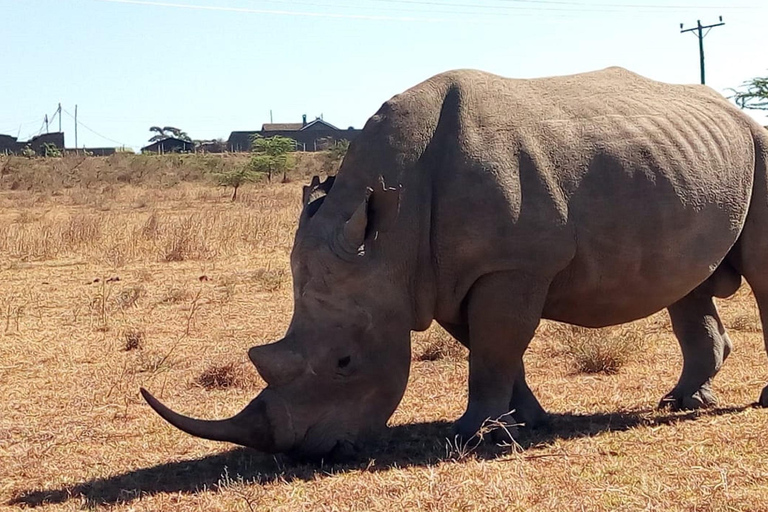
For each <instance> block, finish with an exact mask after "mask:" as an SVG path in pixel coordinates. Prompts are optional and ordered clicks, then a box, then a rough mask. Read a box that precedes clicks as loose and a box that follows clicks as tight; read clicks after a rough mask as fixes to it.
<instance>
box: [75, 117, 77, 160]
mask: <svg viewBox="0 0 768 512" xmlns="http://www.w3.org/2000/svg"><path fill="white" fill-rule="evenodd" d="M75 153H77V105H75Z"/></svg>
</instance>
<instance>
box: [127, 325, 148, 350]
mask: <svg viewBox="0 0 768 512" xmlns="http://www.w3.org/2000/svg"><path fill="white" fill-rule="evenodd" d="M143 345H144V332H143V331H141V330H139V329H127V330H126V331H125V332H123V350H125V351H126V352H130V351H131V350H137V349H140V348H142V346H143Z"/></svg>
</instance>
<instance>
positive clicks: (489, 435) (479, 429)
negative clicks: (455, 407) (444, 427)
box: [453, 411, 519, 445]
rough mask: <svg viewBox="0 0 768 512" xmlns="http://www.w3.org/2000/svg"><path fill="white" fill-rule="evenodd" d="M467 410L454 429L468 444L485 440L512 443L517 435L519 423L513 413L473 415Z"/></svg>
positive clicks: (475, 443) (476, 443)
mask: <svg viewBox="0 0 768 512" xmlns="http://www.w3.org/2000/svg"><path fill="white" fill-rule="evenodd" d="M473 416H474V415H472V414H471V413H469V411H468V412H466V413H464V415H463V416H462V417H461V418H459V419H458V420H457V421H456V423H455V424H454V427H453V430H454V433H455V434H456V436H458V437H459V439H460V440H461V441H462V442H463V443H466V444H470V445H478V444H480V443H483V442H485V441H491V442H493V443H496V444H503V443H512V442H514V440H515V438H516V437H517V427H518V426H519V423H517V422H516V421H515V419H514V418H513V417H512V414H511V413H507V414H503V415H502V416H500V417H498V418H495V419H493V418H482V419H481V418H480V417H479V416H477V417H473Z"/></svg>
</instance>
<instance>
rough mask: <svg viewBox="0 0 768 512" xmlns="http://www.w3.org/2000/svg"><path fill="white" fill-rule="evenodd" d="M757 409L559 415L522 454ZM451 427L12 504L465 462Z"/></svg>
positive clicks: (185, 464)
mask: <svg viewBox="0 0 768 512" xmlns="http://www.w3.org/2000/svg"><path fill="white" fill-rule="evenodd" d="M750 407H752V405H749V406H742V407H718V408H713V409H708V410H705V411H693V412H686V413H665V412H657V411H655V410H654V409H642V410H636V411H628V412H614V413H595V414H571V413H553V414H551V421H550V422H549V423H548V424H547V426H545V427H541V428H539V429H536V430H532V431H525V430H524V429H523V430H521V435H520V437H519V438H518V443H519V445H520V447H521V448H522V449H523V450H524V455H523V456H529V457H531V458H535V457H536V453H535V452H536V451H537V450H538V449H541V448H543V447H546V446H547V445H549V444H551V443H553V442H555V441H557V440H568V439H576V438H581V437H593V436H597V435H600V434H603V433H607V432H622V431H626V430H630V429H632V428H637V427H642V426H658V425H667V424H671V423H676V422H681V421H692V420H696V419H697V418H700V417H714V416H721V415H725V414H732V413H737V412H741V411H744V410H746V409H748V408H750ZM451 428H452V424H451V423H450V422H447V421H435V422H428V423H414V424H408V425H399V426H395V427H392V428H390V429H388V430H387V432H386V433H385V434H384V435H383V436H382V438H381V439H380V440H379V441H377V442H376V443H374V444H373V445H371V446H370V447H369V448H368V449H366V451H365V453H361V454H358V455H356V456H355V457H353V458H352V459H350V460H347V461H346V462H343V463H335V464H327V463H323V462H319V463H299V462H295V461H291V460H290V459H287V458H285V457H283V456H270V455H265V454H262V453H258V452H256V451H254V450H251V449H247V448H236V449H234V450H230V451H227V452H223V453H220V454H216V455H209V456H206V457H203V458H200V459H191V460H182V461H178V462H169V463H165V464H159V465H157V466H153V467H149V468H144V469H137V470H134V471H128V472H125V473H121V474H118V475H113V476H110V477H104V478H96V479H93V480H88V481H86V482H83V483H80V484H75V485H71V486H66V487H61V488H58V489H49V490H25V491H20V492H18V494H17V496H15V497H14V498H12V499H11V500H10V501H9V502H8V503H7V504H8V505H10V506H14V505H15V506H27V507H38V506H41V505H49V504H58V503H64V502H67V501H69V500H79V501H82V502H83V504H84V506H86V507H95V506H103V505H114V504H118V503H121V504H124V503H129V502H132V501H134V500H137V499H141V498H142V497H146V496H152V495H155V494H160V493H197V492H201V491H205V490H208V489H217V488H222V487H226V486H228V485H231V484H233V483H240V482H243V483H247V484H259V485H261V484H267V483H271V482H275V481H277V480H280V481H283V482H292V481H295V480H304V481H308V480H313V479H316V478H318V477H332V476H333V474H335V473H342V472H347V471H354V470H358V471H359V470H364V471H389V470H390V469H393V468H404V467H412V466H426V465H430V464H436V463H439V462H445V461H451V460H454V461H460V460H461V458H462V456H461V454H459V453H457V450H456V449H455V447H451V446H449V443H450V437H451ZM509 453H510V449H509V448H508V447H507V448H505V447H500V446H494V445H481V446H480V447H477V449H476V450H474V451H473V452H472V456H473V457H480V458H484V459H493V458H496V457H499V456H501V455H505V454H509Z"/></svg>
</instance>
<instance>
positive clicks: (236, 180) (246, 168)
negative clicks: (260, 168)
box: [213, 164, 259, 201]
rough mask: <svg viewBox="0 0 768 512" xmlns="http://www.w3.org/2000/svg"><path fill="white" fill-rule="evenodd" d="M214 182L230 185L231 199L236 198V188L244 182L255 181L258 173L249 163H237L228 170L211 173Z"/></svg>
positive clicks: (224, 185)
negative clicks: (231, 189) (237, 164)
mask: <svg viewBox="0 0 768 512" xmlns="http://www.w3.org/2000/svg"><path fill="white" fill-rule="evenodd" d="M213 177H214V179H215V180H216V183H217V184H218V185H219V186H221V187H232V188H233V189H234V190H233V192H232V200H233V201H235V200H237V189H239V188H240V186H241V185H243V184H245V183H250V182H252V181H256V180H257V179H258V178H259V173H258V172H257V171H255V170H253V169H252V168H251V166H250V165H249V164H245V165H239V166H237V167H235V168H234V169H232V170H230V171H225V172H216V173H213Z"/></svg>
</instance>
